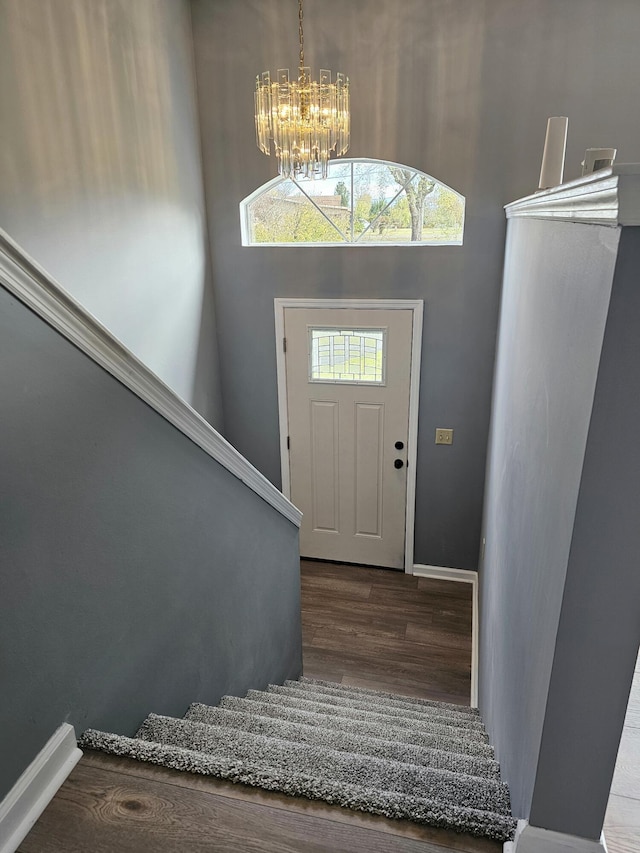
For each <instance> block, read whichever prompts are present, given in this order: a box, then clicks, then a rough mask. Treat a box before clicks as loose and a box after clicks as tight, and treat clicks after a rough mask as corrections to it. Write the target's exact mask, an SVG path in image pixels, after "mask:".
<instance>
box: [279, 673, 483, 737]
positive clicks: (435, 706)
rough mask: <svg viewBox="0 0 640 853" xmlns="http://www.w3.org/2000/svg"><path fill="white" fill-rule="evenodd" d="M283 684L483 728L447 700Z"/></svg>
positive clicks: (312, 684) (311, 684)
mask: <svg viewBox="0 0 640 853" xmlns="http://www.w3.org/2000/svg"><path fill="white" fill-rule="evenodd" d="M276 686H277V685H276ZM283 686H284V687H286V688H288V689H291V690H296V691H297V692H298V693H312V694H314V695H316V696H320V695H323V696H334V697H336V698H341V699H349V700H351V701H352V702H360V703H362V702H364V703H366V704H367V706H369V705H371V702H372V700H374V699H375V704H376V705H380V706H385V707H389V708H393V709H395V710H407V711H414V712H416V713H423V714H428V715H429V716H432V715H433V716H438V717H442V718H447V719H451V720H454V721H455V722H456V724H457V723H458V722H460V724H461V725H468V726H470V727H472V728H483V725H482V720H481V719H480V717H479V716H478V715H477V714H470V713H468V711H465V710H464V706H463V710H462V711H461V710H460V706H459V705H452V704H450V703H448V702H440V703H438V702H433V703H429V704H423V703H418V702H413V701H412V699H411V697H410V696H400V695H398V694H393V693H379V694H366V693H360V692H359V691H357V690H352V689H351V688H349V687H343V686H342V685H341V684H336V685H332V684H319V683H318V682H315V681H310V680H309V681H302V682H300V681H285V683H284V685H283ZM269 687H271V685H269Z"/></svg>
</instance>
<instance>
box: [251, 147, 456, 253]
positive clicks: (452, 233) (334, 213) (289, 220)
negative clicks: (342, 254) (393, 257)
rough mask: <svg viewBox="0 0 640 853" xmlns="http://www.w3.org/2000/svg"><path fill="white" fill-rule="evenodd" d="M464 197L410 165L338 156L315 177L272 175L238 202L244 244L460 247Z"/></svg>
mask: <svg viewBox="0 0 640 853" xmlns="http://www.w3.org/2000/svg"><path fill="white" fill-rule="evenodd" d="M464 206H465V202H464V197H463V196H461V195H460V194H459V193H457V192H456V191H455V190H452V189H451V188H450V187H447V186H446V185H445V184H442V183H440V182H439V181H437V180H436V179H435V178H433V177H431V176H429V175H427V174H426V173H424V172H420V171H418V170H417V169H414V168H411V167H409V166H403V165H401V164H399V163H391V162H388V161H381V160H353V161H349V160H341V161H336V162H335V163H331V164H330V165H329V175H328V177H327V178H324V179H317V180H315V181H295V180H292V179H276V180H275V181H271V182H269V184H268V185H265V188H264V190H263V191H262V192H259V191H256V193H253V194H252V195H251V196H250V197H249V198H247V199H245V200H244V201H243V202H241V210H242V216H243V223H244V224H243V235H242V243H243V245H245V246H246V245H249V246H259V245H263V246H268V245H271V246H276V245H289V246H293V245H304V244H307V245H309V244H310V245H316V246H322V245H324V246H340V245H342V246H344V245H346V244H351V245H353V244H357V245H360V246H367V245H377V246H382V245H385V244H386V245H389V244H393V245H411V244H413V245H423V246H425V245H438V244H440V245H444V244H449V245H462V238H463V232H464Z"/></svg>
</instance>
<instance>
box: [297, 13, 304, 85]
mask: <svg viewBox="0 0 640 853" xmlns="http://www.w3.org/2000/svg"><path fill="white" fill-rule="evenodd" d="M298 38H299V39H300V78H302V76H303V73H304V72H303V71H302V69H303V68H304V32H303V30H302V0H298Z"/></svg>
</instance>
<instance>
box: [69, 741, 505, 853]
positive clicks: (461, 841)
mask: <svg viewBox="0 0 640 853" xmlns="http://www.w3.org/2000/svg"><path fill="white" fill-rule="evenodd" d="M81 764H87V765H90V766H94V767H98V768H101V769H103V770H109V771H111V772H113V773H114V774H116V775H117V774H124V775H128V776H141V777H142V778H143V779H154V780H156V781H160V782H163V783H165V784H166V785H177V786H179V787H183V788H187V789H190V790H197V791H203V792H210V793H214V794H216V795H217V796H220V797H229V798H231V799H237V800H241V801H249V802H253V803H258V804H262V805H267V806H269V807H270V808H280V809H283V810H286V811H291V812H293V813H295V814H302V815H311V816H314V817H320V818H323V819H325V820H332V821H337V822H339V823H343V824H346V825H347V826H358V827H361V828H363V829H370V830H373V831H375V832H376V833H380V834H385V835H387V836H394V838H392V839H388V842H387V843H388V845H389V847H388V849H394V850H395V836H401V837H402V838H409V839H413V840H414V841H420V842H429V843H432V844H436V845H437V846H438V847H442V848H444V849H446V850H447V851H451V850H456V851H464V853H499V851H501V850H502V847H501V845H499V844H497V843H496V842H493V841H491V840H489V839H486V838H473V837H471V836H469V835H466V834H464V833H458V832H453V831H450V830H444V829H436V828H434V827H430V826H422V825H420V824H417V823H413V822H412V821H408V820H391V819H389V818H385V817H380V816H378V815H372V814H369V813H367V812H354V811H351V810H349V809H344V808H341V807H340V806H337V805H331V804H330V803H325V802H324V801H322V800H306V799H304V798H302V797H288V796H286V795H285V794H280V793H277V792H274V791H265V790H263V789H261V788H252V787H250V786H248V785H241V784H235V783H233V782H228V781H226V780H224V779H215V778H214V777H212V776H200V775H199V774H197V773H181V772H179V771H177V770H172V769H170V768H168V767H158V766H155V765H153V764H146V763H144V762H140V761H135V760H134V759H131V758H124V757H118V756H113V755H106V754H104V753H100V752H87V753H85V755H84V757H83V758H82V760H81ZM345 849H347V848H345ZM421 850H422V853H428V848H427V850H426V851H425V850H423V849H422V848H421ZM336 853H337V851H336Z"/></svg>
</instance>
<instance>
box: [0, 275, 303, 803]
mask: <svg viewBox="0 0 640 853" xmlns="http://www.w3.org/2000/svg"><path fill="white" fill-rule="evenodd" d="M0 364H2V370H0V400H2V406H1V409H0V472H1V476H0V566H1V567H2V570H1V572H0V586H1V591H0V607H1V612H0V684H2V701H1V702H0V755H2V761H1V762H0V799H1V798H2V797H3V796H4V795H5V794H6V792H7V790H8V789H9V788H10V787H11V785H12V784H13V783H14V782H15V780H16V779H17V777H18V776H19V774H20V773H21V772H22V771H23V770H24V769H25V767H26V765H27V764H28V763H29V762H30V761H31V760H32V759H33V758H34V757H35V755H36V753H37V752H38V751H39V750H40V749H41V748H42V746H43V745H44V744H45V742H46V740H47V739H48V738H49V737H50V736H51V735H52V734H53V732H54V731H55V729H56V728H57V727H58V726H59V725H60V724H61V723H62V722H64V721H65V720H67V721H69V722H70V723H72V724H73V725H74V726H75V727H76V731H77V732H78V733H80V732H81V731H83V730H84V729H85V728H87V727H90V726H91V727H96V728H104V729H107V730H111V731H116V732H121V733H123V734H129V735H132V734H133V733H134V732H135V730H136V728H137V726H138V725H139V724H140V722H141V721H142V719H143V718H144V717H145V716H146V714H147V713H149V712H150V711H155V712H157V713H161V714H174V715H182V714H183V713H184V711H185V710H186V707H187V705H188V704H189V703H190V702H192V701H198V700H199V701H202V702H207V703H215V702H216V701H217V700H218V699H219V697H220V696H221V695H222V694H223V693H231V694H237V695H240V694H242V693H243V692H244V691H246V690H247V689H248V688H251V687H263V686H265V685H266V684H267V682H269V681H276V682H277V681H282V680H284V679H285V678H292V677H293V678H295V677H297V676H298V675H299V674H300V671H301V667H302V653H301V635H300V598H299V596H300V589H299V585H300V582H299V558H298V530H297V528H296V527H295V526H294V525H293V524H291V523H290V522H289V521H287V520H286V519H284V518H283V517H282V516H281V515H279V514H278V513H277V512H276V511H275V510H274V509H273V508H272V507H270V506H269V505H268V504H267V503H265V502H264V501H263V500H262V499H261V498H259V497H258V496H257V495H256V494H255V493H254V492H252V491H251V490H249V489H248V488H247V487H245V486H244V485H243V484H242V483H241V482H240V481H239V480H238V479H236V478H235V477H234V476H233V475H232V474H230V473H229V472H228V471H226V470H225V469H224V468H222V467H221V466H220V465H218V463H216V462H214V461H213V460H212V459H211V458H210V457H209V456H207V455H206V454H205V453H204V452H203V451H202V450H201V449H200V448H198V447H197V446H196V445H195V444H193V443H192V442H191V441H189V440H188V439H187V438H185V437H184V436H183V435H182V434H181V433H179V432H178V431H177V430H176V429H175V428H174V427H173V426H171V425H170V424H169V423H168V422H167V421H165V420H164V419H163V418H162V417H160V415H158V414H157V413H156V412H154V411H153V410H152V409H151V408H150V407H149V406H147V405H146V404H145V403H143V402H141V401H140V400H139V399H138V398H137V397H135V396H134V395H133V394H132V393H131V392H130V391H129V390H128V389H126V388H125V387H124V386H122V385H120V384H119V383H118V382H117V381H116V380H115V379H114V378H113V377H111V376H110V375H109V374H107V373H106V372H105V371H103V370H102V369H101V368H100V367H98V366H97V365H96V364H94V363H93V362H92V361H91V360H90V359H89V358H88V357H86V356H85V355H84V354H82V353H81V352H80V351H79V350H77V349H76V348H75V347H74V346H73V345H71V344H70V343H69V342H67V341H66V340H65V339H64V338H62V337H61V336H60V335H58V334H57V333H56V332H55V331H53V330H52V329H51V328H50V327H49V326H47V325H46V324H45V323H44V322H43V321H42V320H40V319H39V318H38V317H37V316H36V315H35V314H33V313H32V312H31V311H29V310H28V309H27V308H25V307H24V306H23V305H22V304H21V303H19V302H18V301H16V300H15V299H14V298H13V297H12V296H11V295H10V294H9V293H8V292H7V291H6V290H4V289H3V288H2V287H0Z"/></svg>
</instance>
